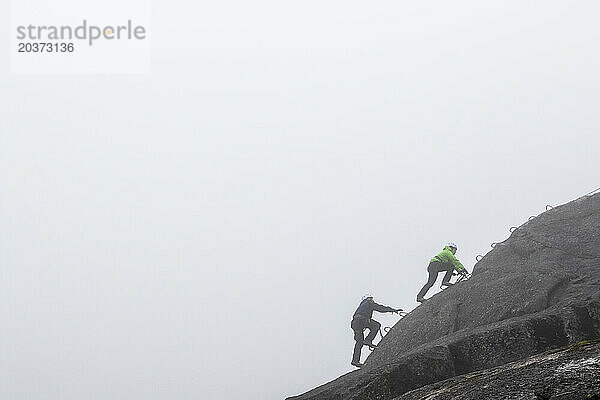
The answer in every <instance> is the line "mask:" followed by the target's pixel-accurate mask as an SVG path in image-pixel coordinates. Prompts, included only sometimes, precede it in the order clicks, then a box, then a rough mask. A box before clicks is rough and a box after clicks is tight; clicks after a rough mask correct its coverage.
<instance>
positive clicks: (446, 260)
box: [430, 246, 465, 271]
mask: <svg viewBox="0 0 600 400" xmlns="http://www.w3.org/2000/svg"><path fill="white" fill-rule="evenodd" d="M430 262H441V263H442V264H452V265H454V268H455V269H456V270H457V271H463V270H465V267H464V266H463V265H462V264H461V263H460V261H458V258H456V257H454V254H452V250H450V247H448V246H446V247H444V250H442V252H441V253H440V254H438V255H437V256H435V257H433V258H432V259H431V261H430Z"/></svg>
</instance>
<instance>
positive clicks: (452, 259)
mask: <svg viewBox="0 0 600 400" xmlns="http://www.w3.org/2000/svg"><path fill="white" fill-rule="evenodd" d="M449 257H450V262H452V265H454V269H456V270H457V271H458V272H460V273H463V272H467V269H466V268H465V267H464V266H463V265H462V264H461V262H460V261H458V258H456V257H455V256H454V254H452V252H450V254H449Z"/></svg>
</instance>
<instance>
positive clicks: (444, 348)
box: [291, 194, 600, 400]
mask: <svg viewBox="0 0 600 400" xmlns="http://www.w3.org/2000/svg"><path fill="white" fill-rule="evenodd" d="M596 338H600V194H598V195H594V196H589V197H583V198H581V199H578V200H575V201H572V202H570V203H567V204H565V205H563V206H560V207H556V208H554V209H551V210H549V211H547V212H545V213H543V214H541V215H539V216H538V217H536V218H534V219H532V220H530V221H528V222H526V223H525V224H523V225H522V226H520V227H518V229H516V230H515V231H514V232H513V233H512V234H511V236H510V237H509V238H508V239H507V240H505V241H504V242H502V243H499V244H498V245H496V246H495V248H494V249H493V250H492V251H491V252H490V253H488V254H487V255H486V256H485V257H484V258H483V259H481V261H479V262H478V263H477V264H476V265H475V267H474V270H473V277H472V278H471V279H470V280H468V281H466V282H461V283H460V284H457V285H455V286H453V287H451V288H450V289H448V290H445V291H443V292H442V293H439V294H437V295H435V296H433V297H432V298H431V299H430V300H429V301H427V302H426V303H424V304H423V305H421V306H419V307H417V308H416V309H415V310H414V311H412V312H411V313H410V314H409V315H408V316H407V317H405V318H403V319H402V320H400V321H399V322H398V323H397V324H396V325H395V326H394V327H393V328H392V329H391V330H390V332H389V333H388V334H387V335H386V337H385V338H384V339H383V340H382V342H381V343H380V344H379V347H378V349H377V350H376V351H374V352H373V353H372V354H371V355H370V356H369V358H368V359H367V360H366V362H365V366H364V367H363V369H361V370H359V371H355V372H351V373H349V374H346V375H344V376H342V377H340V378H338V379H336V380H334V381H332V382H330V383H328V384H325V385H323V386H320V387H318V388H316V389H314V390H311V391H310V392H307V393H305V394H304V395H301V396H296V397H292V398H291V399H319V400H321V399H322V400H327V399H357V400H359V399H393V398H395V397H397V396H399V395H401V394H403V393H406V392H409V391H411V390H413V389H416V388H420V387H423V386H425V385H428V384H431V383H434V382H439V381H442V380H445V379H448V378H451V377H453V376H457V375H461V374H466V373H469V372H473V371H478V370H484V369H489V368H492V367H496V366H501V365H505V364H507V363H510V362H513V361H515V360H520V359H523V358H526V357H530V356H532V355H535V354H539V353H542V352H544V351H547V350H549V349H555V348H560V347H563V346H566V345H568V344H572V343H577V342H579V341H582V340H590V339H596Z"/></svg>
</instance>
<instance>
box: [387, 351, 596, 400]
mask: <svg viewBox="0 0 600 400" xmlns="http://www.w3.org/2000/svg"><path fill="white" fill-rule="evenodd" d="M420 399H430V400H434V399H435V400H478V399H486V400H510V399H513V400H584V399H587V400H590V399H596V400H598V399H600V342H598V341H596V342H595V343H594V342H591V343H590V342H587V343H586V342H583V343H580V344H577V345H574V346H569V347H567V348H562V349H560V350H550V351H548V352H545V353H542V354H539V355H535V356H531V357H529V358H526V359H523V360H520V361H515V362H512V363H509V364H505V365H503V366H500V367H495V368H490V369H486V370H482V371H477V372H472V373H469V374H465V375H460V376H458V377H454V378H450V379H447V380H445V381H441V382H437V383H434V384H431V385H427V386H424V387H422V388H419V389H415V390H413V391H410V392H408V393H405V394H403V395H400V396H398V397H396V398H395V399H394V400H420Z"/></svg>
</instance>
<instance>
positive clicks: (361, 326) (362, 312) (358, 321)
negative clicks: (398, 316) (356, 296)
mask: <svg viewBox="0 0 600 400" xmlns="http://www.w3.org/2000/svg"><path fill="white" fill-rule="evenodd" d="M373 311H378V312H382V313H384V312H398V311H402V309H400V308H399V309H395V308H392V307H388V306H382V305H381V304H377V303H375V301H374V300H373V296H371V295H370V294H368V295H365V296H364V297H363V300H362V301H361V302H360V305H359V306H358V308H357V309H356V311H355V312H354V316H353V317H352V323H351V324H350V327H351V328H352V330H353V331H354V340H355V341H356V344H355V345H354V353H353V354H352V365H354V366H355V367H358V368H360V367H362V363H361V362H360V352H361V350H362V347H363V346H365V345H366V346H369V347H376V346H375V345H374V344H373V339H375V336H376V335H377V332H379V328H381V324H380V323H379V322H377V321H375V320H373V319H372V317H373ZM365 329H369V334H368V335H367V337H366V338H365V333H364V332H365Z"/></svg>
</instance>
